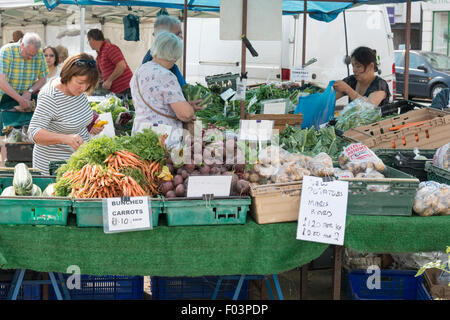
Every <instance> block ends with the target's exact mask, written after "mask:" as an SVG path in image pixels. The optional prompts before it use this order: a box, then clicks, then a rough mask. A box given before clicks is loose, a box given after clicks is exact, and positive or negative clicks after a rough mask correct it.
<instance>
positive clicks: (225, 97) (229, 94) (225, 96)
mask: <svg viewBox="0 0 450 320" xmlns="http://www.w3.org/2000/svg"><path fill="white" fill-rule="evenodd" d="M235 94H236V91H234V90H233V89H231V88H229V89H228V90H226V91H225V92H223V93H222V94H221V95H220V97H221V98H222V100H223V101H228V100H229V99H230V98H231V97H232V96H234V95H235Z"/></svg>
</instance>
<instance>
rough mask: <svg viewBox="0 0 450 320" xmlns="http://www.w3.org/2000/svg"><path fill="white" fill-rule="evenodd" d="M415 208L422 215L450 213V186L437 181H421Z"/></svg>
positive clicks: (415, 199)
mask: <svg viewBox="0 0 450 320" xmlns="http://www.w3.org/2000/svg"><path fill="white" fill-rule="evenodd" d="M413 210H414V212H415V213H417V214H418V215H419V216H422V217H428V216H435V215H441V216H442V215H450V187H449V186H448V185H446V184H440V183H438V182H435V181H424V182H421V183H420V184H419V190H418V191H417V193H416V196H415V198H414V204H413Z"/></svg>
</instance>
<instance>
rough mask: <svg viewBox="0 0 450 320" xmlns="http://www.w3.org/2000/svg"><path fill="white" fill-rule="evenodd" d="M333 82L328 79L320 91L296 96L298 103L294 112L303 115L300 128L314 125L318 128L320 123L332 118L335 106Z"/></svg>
mask: <svg viewBox="0 0 450 320" xmlns="http://www.w3.org/2000/svg"><path fill="white" fill-rule="evenodd" d="M333 84H334V81H330V82H329V83H328V86H327V88H326V89H325V91H324V92H322V93H315V94H310V95H308V96H304V97H299V98H298V104H297V107H296V108H295V111H294V113H295V114H297V113H301V114H302V115H303V122H302V125H301V128H302V129H305V128H310V127H312V126H314V127H316V129H317V130H319V129H320V125H321V124H324V123H327V122H328V121H330V120H331V119H333V117H334V108H335V106H336V91H335V90H334V88H333Z"/></svg>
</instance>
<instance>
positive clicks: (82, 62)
mask: <svg viewBox="0 0 450 320" xmlns="http://www.w3.org/2000/svg"><path fill="white" fill-rule="evenodd" d="M73 64H75V65H77V66H79V67H81V66H84V65H86V64H87V65H88V66H90V67H95V66H96V65H97V64H96V63H95V60H86V59H79V60H77V61H75V62H74V63H73Z"/></svg>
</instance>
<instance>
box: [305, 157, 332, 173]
mask: <svg viewBox="0 0 450 320" xmlns="http://www.w3.org/2000/svg"><path fill="white" fill-rule="evenodd" d="M308 169H309V170H310V171H311V174H312V175H313V176H317V177H329V176H334V168H333V159H331V157H330V156H329V155H328V154H326V153H325V152H321V153H319V154H318V155H317V156H315V157H314V158H312V159H311V160H310V161H309V163H308Z"/></svg>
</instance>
